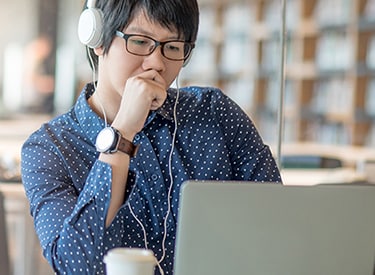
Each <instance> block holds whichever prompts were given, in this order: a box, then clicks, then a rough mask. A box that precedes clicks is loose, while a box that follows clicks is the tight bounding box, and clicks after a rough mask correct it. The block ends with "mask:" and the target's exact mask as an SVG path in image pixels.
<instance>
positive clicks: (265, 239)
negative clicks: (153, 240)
mask: <svg viewBox="0 0 375 275" xmlns="http://www.w3.org/2000/svg"><path fill="white" fill-rule="evenodd" d="M374 258H375V186H359V185H320V186H283V185H279V184H271V183H266V184H259V183H244V182H207V181H206V182H201V181H190V182H187V183H185V185H184V186H183V189H182V198H181V201H180V212H179V217H178V232H177V240H176V258H175V273H174V274H175V275H191V274H194V275H228V274H235V275H249V274H256V275H262V274H267V275H270V274H277V275H284V274H285V275H301V274H304V275H309V274H311V275H317V274H319V275H323V274H327V275H335V274H337V275H345V274H348V275H353V274H356V275H359V274H374V273H373V269H374Z"/></svg>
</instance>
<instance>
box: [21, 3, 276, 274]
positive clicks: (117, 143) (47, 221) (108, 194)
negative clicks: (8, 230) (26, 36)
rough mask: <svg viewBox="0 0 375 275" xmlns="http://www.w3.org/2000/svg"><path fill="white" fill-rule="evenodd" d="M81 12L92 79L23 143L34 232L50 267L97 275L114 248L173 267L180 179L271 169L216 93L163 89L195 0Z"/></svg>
mask: <svg viewBox="0 0 375 275" xmlns="http://www.w3.org/2000/svg"><path fill="white" fill-rule="evenodd" d="M85 12H90V18H96V17H99V19H100V21H99V22H101V23H100V24H102V31H101V33H100V35H99V36H98V35H97V34H96V33H94V34H93V35H92V34H91V33H90V34H89V35H86V34H87V33H85V32H86V31H87V30H86V29H85V26H86V25H84V26H83V27H82V26H80V32H81V33H80V34H81V40H83V41H84V43H85V44H86V45H88V46H89V47H90V50H89V57H90V58H89V59H90V60H91V62H92V68H93V69H94V70H95V72H96V71H97V74H98V79H97V82H94V83H89V84H87V86H86V87H85V88H84V89H83V91H82V93H81V95H80V97H79V98H78V100H77V102H76V104H75V106H74V107H73V108H72V109H71V110H70V111H69V112H68V113H66V114H64V115H62V116H60V117H57V118H55V119H54V120H52V121H50V122H49V123H47V124H45V125H43V126H42V127H41V129H40V130H39V131H37V132H36V133H34V134H33V135H32V136H31V137H30V138H29V139H28V140H27V141H26V142H25V144H24V146H23V150H22V178H23V183H24V186H25V189H26V193H27V196H28V198H29V200H30V206H31V214H32V216H33V218H34V221H35V227H36V231H37V233H38V235H39V238H40V242H41V245H42V248H43V251H44V255H45V257H46V258H47V259H48V261H49V262H50V264H51V266H52V267H53V268H54V270H55V271H56V272H57V273H59V274H76V273H79V274H100V273H103V272H104V265H103V257H104V255H105V254H106V253H107V251H108V250H109V249H112V248H114V247H146V248H149V249H152V250H153V252H154V254H155V256H156V258H157V260H158V263H159V267H160V268H159V269H157V270H156V271H155V272H156V273H157V274H159V272H160V273H164V274H172V273H173V260H174V245H175V235H176V220H177V215H178V203H179V193H180V188H181V185H182V183H183V182H184V181H186V180H188V179H211V180H212V179H213V180H244V181H245V180H252V181H263V182H266V181H267V182H269V181H274V182H280V174H279V171H278V169H277V166H276V164H275V161H274V159H273V157H272V155H271V153H270V150H269V148H268V146H266V145H265V144H263V142H262V140H261V138H260V136H259V134H258V132H257V130H256V129H255V127H254V125H253V124H252V122H251V121H250V119H249V118H248V117H247V116H246V114H245V113H244V112H243V111H242V110H241V109H240V108H239V107H238V105H236V104H235V103H234V102H233V101H232V100H230V99H229V98H228V97H226V96H225V95H224V94H223V93H222V92H221V91H220V90H218V89H215V88H209V87H207V88H204V87H186V88H181V89H180V88H178V89H172V88H169V87H170V85H171V83H172V82H173V81H174V80H175V79H176V77H178V74H179V72H180V70H181V69H182V67H183V65H186V63H187V61H188V60H189V57H190V55H191V53H192V50H193V48H194V43H195V40H196V37H197V30H198V21H199V18H198V17H199V11H198V5H197V2H196V1H193V0H141V1H140V0H123V1H107V0H99V1H97V2H96V3H88V10H87V11H85ZM91 12H93V14H91ZM90 20H91V19H89V20H88V21H87V20H82V21H84V22H90ZM95 20H96V19H95ZM90 24H91V23H90ZM93 25H95V26H96V25H97V22H96V21H95V23H94V24H93ZM90 31H91V30H90ZM82 32H83V33H82ZM91 37H94V38H95V37H99V39H98V40H97V41H91ZM86 38H88V39H87V40H86ZM94 40H95V39H94Z"/></svg>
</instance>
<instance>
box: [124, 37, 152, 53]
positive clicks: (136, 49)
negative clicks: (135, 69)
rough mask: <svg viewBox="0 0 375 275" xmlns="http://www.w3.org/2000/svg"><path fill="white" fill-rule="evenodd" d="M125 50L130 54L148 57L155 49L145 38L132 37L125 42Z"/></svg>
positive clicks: (150, 41) (150, 40)
mask: <svg viewBox="0 0 375 275" xmlns="http://www.w3.org/2000/svg"><path fill="white" fill-rule="evenodd" d="M126 44H127V45H126V46H127V49H128V51H129V52H130V53H133V54H138V55H149V54H150V53H151V52H152V51H153V50H154V48H155V42H154V41H153V40H152V39H150V38H147V37H144V36H138V35H133V36H130V37H129V38H128V40H127V43H126Z"/></svg>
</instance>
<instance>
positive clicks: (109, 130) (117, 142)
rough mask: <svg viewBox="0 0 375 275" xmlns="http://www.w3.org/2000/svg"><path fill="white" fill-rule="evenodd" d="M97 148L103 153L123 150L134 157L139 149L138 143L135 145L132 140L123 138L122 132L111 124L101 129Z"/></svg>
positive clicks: (96, 144)
mask: <svg viewBox="0 0 375 275" xmlns="http://www.w3.org/2000/svg"><path fill="white" fill-rule="evenodd" d="M95 146H96V150H97V151H98V152H101V153H106V154H113V153H116V152H117V151H121V152H123V153H125V154H127V155H129V156H130V157H134V156H135V155H136V154H137V151H138V147H139V146H138V145H134V144H133V143H132V142H131V141H129V140H127V139H125V138H123V137H122V136H121V133H120V132H119V131H118V130H117V129H115V128H113V127H111V126H109V127H105V128H104V129H103V130H101V131H100V132H99V134H98V136H97V137H96V143H95Z"/></svg>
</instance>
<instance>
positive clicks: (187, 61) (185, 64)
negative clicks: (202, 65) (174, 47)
mask: <svg viewBox="0 0 375 275" xmlns="http://www.w3.org/2000/svg"><path fill="white" fill-rule="evenodd" d="M191 56H192V53H190V55H189V56H188V57H187V58H186V59H185V60H184V63H183V64H182V67H186V66H187V64H189V62H190V59H191Z"/></svg>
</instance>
